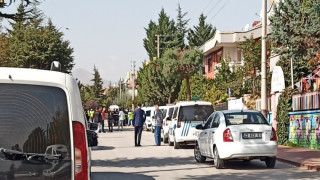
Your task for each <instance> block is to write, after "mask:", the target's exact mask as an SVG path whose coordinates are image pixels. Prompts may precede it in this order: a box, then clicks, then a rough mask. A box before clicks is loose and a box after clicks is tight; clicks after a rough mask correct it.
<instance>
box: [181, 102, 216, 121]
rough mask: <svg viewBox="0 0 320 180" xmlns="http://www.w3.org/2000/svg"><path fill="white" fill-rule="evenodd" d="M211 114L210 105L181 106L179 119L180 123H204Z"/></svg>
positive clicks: (211, 108)
mask: <svg viewBox="0 0 320 180" xmlns="http://www.w3.org/2000/svg"><path fill="white" fill-rule="evenodd" d="M212 112H213V107H212V106H211V105H192V106H181V108H180V111H179V118H180V119H181V120H182V121H204V120H206V119H207V118H208V117H209V116H210V114H211V113H212Z"/></svg>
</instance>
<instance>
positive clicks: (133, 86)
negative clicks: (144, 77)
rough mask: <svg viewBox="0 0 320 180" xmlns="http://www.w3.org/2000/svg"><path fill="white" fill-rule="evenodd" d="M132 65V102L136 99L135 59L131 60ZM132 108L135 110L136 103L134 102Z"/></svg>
mask: <svg viewBox="0 0 320 180" xmlns="http://www.w3.org/2000/svg"><path fill="white" fill-rule="evenodd" d="M131 63H132V64H131V67H132V73H131V82H132V102H133V100H134V94H135V82H134V79H135V73H136V72H135V67H136V65H135V63H136V62H135V61H131ZM132 110H134V104H132Z"/></svg>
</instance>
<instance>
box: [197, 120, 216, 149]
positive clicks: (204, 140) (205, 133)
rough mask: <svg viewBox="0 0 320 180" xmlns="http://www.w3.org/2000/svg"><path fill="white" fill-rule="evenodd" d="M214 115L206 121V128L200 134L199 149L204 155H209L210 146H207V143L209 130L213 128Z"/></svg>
mask: <svg viewBox="0 0 320 180" xmlns="http://www.w3.org/2000/svg"><path fill="white" fill-rule="evenodd" d="M213 117H214V114H212V115H211V116H209V118H208V119H207V120H206V121H205V123H204V127H203V131H201V133H200V134H199V142H198V144H199V148H200V152H201V154H203V155H208V145H207V141H208V138H209V137H208V135H209V133H208V130H209V128H210V126H211V123H212V120H213Z"/></svg>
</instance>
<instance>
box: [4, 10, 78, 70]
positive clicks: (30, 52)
mask: <svg viewBox="0 0 320 180" xmlns="http://www.w3.org/2000/svg"><path fill="white" fill-rule="evenodd" d="M23 12H24V6H23V5H22V4H20V6H19V8H18V13H17V16H16V18H15V21H14V22H11V23H10V24H11V26H12V30H9V35H8V51H9V57H8V61H9V64H10V66H14V67H25V68H37V69H50V66H51V63H52V61H59V62H60V63H61V69H62V71H63V72H67V73H70V71H71V69H72V67H73V66H74V63H73V56H72V53H73V49H72V48H71V47H69V42H68V41H64V40H63V39H62V37H63V33H62V32H59V31H58V30H57V29H56V27H55V26H54V25H53V23H52V21H51V20H50V19H49V21H48V24H47V25H46V26H43V24H44V18H43V14H42V13H41V12H40V11H39V10H38V9H37V7H36V5H34V6H33V7H32V11H31V15H30V16H28V17H27V16H26V15H25V14H24V13H23Z"/></svg>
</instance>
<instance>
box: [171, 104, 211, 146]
mask: <svg viewBox="0 0 320 180" xmlns="http://www.w3.org/2000/svg"><path fill="white" fill-rule="evenodd" d="M213 111H214V110H213V107H212V104H211V102H206V101H180V102H177V103H176V104H175V107H174V112H173V116H172V121H171V123H170V126H169V145H170V146H174V148H175V149H179V148H180V145H181V144H193V145H194V144H195V142H196V140H197V133H198V131H199V130H197V129H196V128H195V127H196V125H198V124H201V123H202V122H203V121H205V120H206V119H207V118H208V117H209V116H210V114H211V113H212V112H213Z"/></svg>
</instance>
